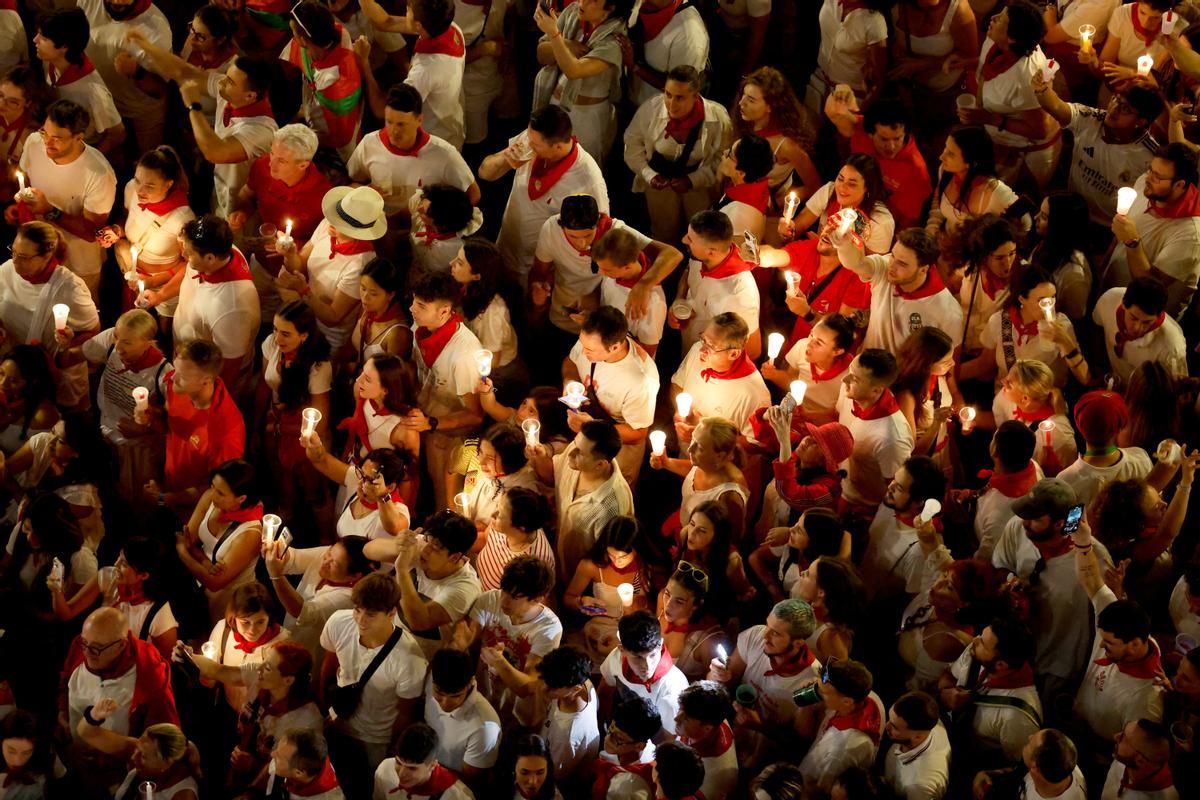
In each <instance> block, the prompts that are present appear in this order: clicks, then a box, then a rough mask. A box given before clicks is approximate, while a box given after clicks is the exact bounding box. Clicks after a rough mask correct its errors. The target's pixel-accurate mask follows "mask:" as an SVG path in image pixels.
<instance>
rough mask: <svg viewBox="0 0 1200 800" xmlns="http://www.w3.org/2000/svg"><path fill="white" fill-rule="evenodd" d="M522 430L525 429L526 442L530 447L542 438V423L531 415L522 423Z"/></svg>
mask: <svg viewBox="0 0 1200 800" xmlns="http://www.w3.org/2000/svg"><path fill="white" fill-rule="evenodd" d="M521 430H523V431H525V444H526V445H528V446H529V447H535V446H537V444H538V443H539V441H540V438H541V437H540V434H541V432H542V423H540V422H538V421H537V420H536V419H534V418H533V417H530V418H529V419H527V420H525V421H524V422H522V423H521Z"/></svg>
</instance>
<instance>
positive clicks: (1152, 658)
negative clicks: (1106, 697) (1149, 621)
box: [1068, 540, 1162, 681]
mask: <svg viewBox="0 0 1200 800" xmlns="http://www.w3.org/2000/svg"><path fill="white" fill-rule="evenodd" d="M1068 541H1069V540H1068ZM1149 641H1150V650H1149V652H1147V653H1146V655H1144V656H1143V657H1141V658H1139V659H1138V660H1137V661H1113V660H1112V659H1111V658H1097V659H1096V665H1097V666H1100V667H1107V666H1109V665H1110V664H1116V665H1117V671H1118V672H1120V673H1121V674H1122V675H1128V676H1129V677H1131V678H1139V679H1141V680H1146V681H1149V680H1154V678H1156V677H1157V676H1158V675H1159V674H1161V673H1162V657H1161V656H1160V655H1159V654H1158V642H1156V641H1154V640H1153V639H1150V640H1149Z"/></svg>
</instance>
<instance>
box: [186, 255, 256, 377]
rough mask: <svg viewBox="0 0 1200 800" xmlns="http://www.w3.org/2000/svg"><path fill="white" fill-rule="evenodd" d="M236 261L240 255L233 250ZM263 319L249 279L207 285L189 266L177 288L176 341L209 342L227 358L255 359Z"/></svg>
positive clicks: (254, 290)
mask: <svg viewBox="0 0 1200 800" xmlns="http://www.w3.org/2000/svg"><path fill="white" fill-rule="evenodd" d="M234 257H235V258H240V257H241V254H240V253H238V252H236V250H235V256H234ZM261 320H262V310H261V308H260V307H259V302H258V290H257V289H255V288H254V281H252V280H233V281H223V282H219V283H210V282H208V281H206V280H202V279H201V278H200V273H198V272H197V271H196V270H195V268H193V267H188V268H187V272H186V273H185V274H184V276H183V283H182V284H181V285H180V288H179V307H178V308H177V309H176V311H175V320H174V322H175V341H177V342H184V341H187V340H189V339H209V340H210V341H212V342H214V343H215V344H216V345H217V347H218V348H220V350H221V355H222V356H224V357H225V358H227V359H231V358H241V359H243V360H244V361H249V360H250V359H251V358H253V357H254V337H255V336H256V335H257V334H258V325H259V322H260V321H261Z"/></svg>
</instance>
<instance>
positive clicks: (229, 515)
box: [217, 503, 263, 525]
mask: <svg viewBox="0 0 1200 800" xmlns="http://www.w3.org/2000/svg"><path fill="white" fill-rule="evenodd" d="M262 518H263V504H262V503H255V504H254V505H252V506H248V507H247V508H236V509H234V510H233V511H222V512H220V513H219V514H217V522H220V523H222V524H224V525H228V524H230V523H231V522H238V523H241V522H256V521H260V520H262Z"/></svg>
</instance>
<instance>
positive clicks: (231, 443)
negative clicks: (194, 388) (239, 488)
mask: <svg viewBox="0 0 1200 800" xmlns="http://www.w3.org/2000/svg"><path fill="white" fill-rule="evenodd" d="M174 375H175V371H174V370H172V371H171V372H170V373H168V374H167V377H166V384H167V468H166V471H165V473H164V480H163V483H164V485H165V487H166V489H167V491H178V490H181V489H190V488H192V487H196V486H199V487H204V486H207V485H208V476H209V473H210V472H212V471H213V470H214V469H216V468H217V467H219V466H220V465H221V464H224V463H225V462H226V461H228V460H230V459H231V458H241V457H242V455H243V454H244V453H245V450H246V425H245V423H244V422H243V421H242V412H241V411H239V410H238V407H237V404H236V403H235V402H234V401H233V398H232V397H230V395H229V392H227V391H226V390H225V384H224V382H222V381H221V379H220V378H217V379H216V381H215V382H216V389H215V391H214V392H213V397H212V404H211V405H209V407H208V408H196V407H195V406H194V405H192V401H191V400H190V399H189V398H188V396H187V395H185V394H177V393H176V392H175V386H174V382H173V381H172V380H171V379H172V378H173V377H174Z"/></svg>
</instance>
